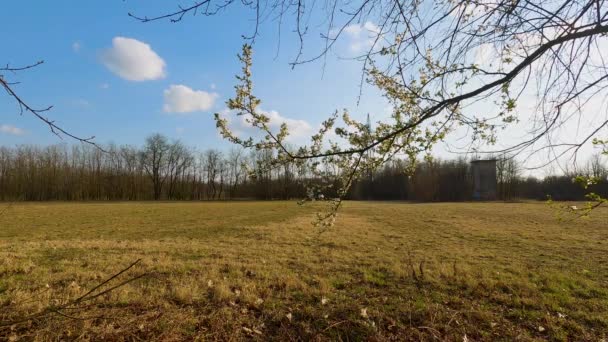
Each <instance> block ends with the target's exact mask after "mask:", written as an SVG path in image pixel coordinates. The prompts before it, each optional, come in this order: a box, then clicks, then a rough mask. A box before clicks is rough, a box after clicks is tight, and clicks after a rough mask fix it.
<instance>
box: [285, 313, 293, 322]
mask: <svg viewBox="0 0 608 342" xmlns="http://www.w3.org/2000/svg"><path fill="white" fill-rule="evenodd" d="M285 317H287V319H288V320H289V321H290V322H291V319H292V318H293V316H292V315H291V312H290V313H288V314H287V315H285Z"/></svg>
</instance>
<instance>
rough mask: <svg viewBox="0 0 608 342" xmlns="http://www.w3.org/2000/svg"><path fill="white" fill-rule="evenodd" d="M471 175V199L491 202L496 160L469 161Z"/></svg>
mask: <svg viewBox="0 0 608 342" xmlns="http://www.w3.org/2000/svg"><path fill="white" fill-rule="evenodd" d="M471 169H472V170H471V171H472V174H473V199H474V200H481V201H493V200H495V199H496V197H497V191H496V159H485V160H481V159H479V160H473V161H471Z"/></svg>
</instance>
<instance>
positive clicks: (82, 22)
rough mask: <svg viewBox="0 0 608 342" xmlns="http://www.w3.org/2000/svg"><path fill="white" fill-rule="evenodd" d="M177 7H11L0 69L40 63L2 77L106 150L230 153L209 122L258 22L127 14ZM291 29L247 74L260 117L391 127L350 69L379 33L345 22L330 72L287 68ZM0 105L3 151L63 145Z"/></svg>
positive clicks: (246, 15)
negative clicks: (173, 145) (339, 115)
mask: <svg viewBox="0 0 608 342" xmlns="http://www.w3.org/2000/svg"><path fill="white" fill-rule="evenodd" d="M176 4H177V3H176V2H173V1H161V0H146V1H144V0H126V1H119V0H109V1H103V2H102V1H67V0H56V1H52V2H51V1H33V0H27V1H25V0H24V1H11V2H8V3H6V4H3V10H2V12H1V13H0V20H2V23H3V27H5V28H10V29H9V30H2V31H0V39H1V41H2V43H3V45H2V49H3V51H4V53H3V54H2V58H3V59H2V60H0V63H2V64H6V63H8V64H10V65H12V66H19V65H24V64H28V63H33V62H35V61H38V60H44V61H45V63H44V64H43V65H41V66H39V67H37V68H35V69H32V70H28V71H26V72H22V73H19V74H17V75H8V76H9V77H10V78H9V80H11V81H19V82H21V83H20V84H19V85H17V86H15V91H17V92H18V94H19V95H20V96H21V97H22V98H23V99H24V100H26V101H27V102H28V103H29V104H31V105H32V106H34V107H45V106H48V105H53V106H54V108H53V110H52V111H50V112H49V113H48V117H49V118H50V119H52V120H55V121H56V123H57V124H59V125H60V126H61V127H63V128H65V129H66V130H69V131H70V132H71V133H73V134H76V135H79V136H83V137H88V136H91V135H94V136H96V141H97V142H98V143H102V144H105V143H109V142H114V143H117V144H133V145H141V144H142V142H143V141H144V139H145V137H146V136H148V135H150V134H152V133H156V132H160V133H163V134H165V135H167V136H170V137H172V138H178V139H181V140H182V141H183V142H185V143H186V144H188V145H190V146H195V147H197V148H200V149H205V148H220V149H226V148H228V147H229V144H228V143H227V142H225V141H222V139H221V138H220V137H219V135H218V133H217V131H216V128H215V123H214V121H213V113H214V112H221V111H223V110H224V109H225V104H224V103H225V101H226V100H227V99H228V98H229V97H231V96H232V95H233V86H234V84H235V79H234V75H235V74H237V73H239V71H240V64H239V62H238V60H237V58H236V54H237V53H238V52H239V51H240V48H241V45H242V44H243V43H244V40H243V39H242V36H243V35H249V34H251V33H252V32H253V29H254V21H253V19H254V15H255V14H254V12H252V11H251V10H249V9H246V8H243V6H241V5H240V4H235V5H233V6H231V7H229V8H228V9H227V10H226V11H225V12H223V13H220V14H219V15H216V16H211V17H203V16H197V17H188V18H185V19H184V20H183V21H181V22H179V23H171V22H169V21H167V20H164V21H156V22H151V23H141V22H139V21H137V20H135V19H133V18H131V17H129V16H128V15H127V13H129V12H134V13H136V14H139V15H142V16H143V15H155V14H162V13H166V12H168V11H172V10H175V9H176V7H175V6H176ZM289 20H293V17H291V19H290V17H289V16H287V17H286V18H285V20H284V22H283V30H282V31H281V43H280V49H278V45H277V41H278V39H277V38H278V36H277V33H278V28H277V23H276V21H272V20H268V21H266V22H265V23H263V24H262V25H261V27H260V30H259V36H258V38H257V39H256V42H255V45H254V51H255V54H254V68H253V71H254V82H255V93H256V95H257V96H258V97H259V98H261V99H262V100H263V103H262V106H261V108H262V109H263V110H265V111H268V112H270V113H271V114H272V115H271V116H272V117H273V118H275V119H276V120H275V121H276V122H277V123H280V122H287V123H288V125H290V126H293V127H291V128H292V131H294V132H295V134H294V137H293V139H294V142H296V143H298V142H304V141H305V140H306V138H307V137H309V136H310V135H311V134H312V132H313V131H314V130H315V129H316V128H317V127H318V125H319V123H320V122H321V121H322V120H324V119H325V118H327V116H328V115H329V114H331V113H332V112H333V111H335V110H341V109H342V108H347V109H349V110H350V112H351V115H352V116H353V117H354V118H358V119H360V120H364V119H365V116H366V114H367V113H370V115H371V116H372V120H373V121H375V120H376V119H382V118H385V117H387V115H388V108H387V104H386V103H385V101H384V100H383V98H382V97H381V96H380V94H379V93H378V92H377V91H376V90H375V89H373V88H372V87H370V86H365V87H364V89H363V93H362V94H363V96H362V98H361V101H360V102H359V103H357V100H358V95H359V91H360V89H359V82H360V77H361V64H360V63H359V62H357V61H353V60H349V59H348V57H353V56H355V55H356V54H357V53H361V52H362V51H363V50H364V49H365V48H366V47H368V46H369V43H370V36H371V35H373V33H374V31H375V30H377V27H376V26H375V25H374V23H372V22H368V21H364V22H361V23H353V24H352V25H351V26H350V27H349V28H348V29H347V30H346V31H345V33H344V35H343V38H342V40H340V41H339V42H338V43H337V44H336V46H335V47H334V49H333V50H332V51H331V52H330V53H329V54H328V56H327V59H326V64H324V63H323V61H319V62H314V63H310V64H305V65H300V66H298V67H296V68H295V69H292V68H291V66H290V65H289V62H291V61H293V59H294V58H295V56H296V55H297V53H298V49H299V41H298V39H297V36H296V35H295V33H294V32H293V22H290V21H289ZM315 27H316V26H314V25H311V27H310V28H309V33H308V39H307V40H306V41H305V49H304V54H305V55H306V56H309V57H310V56H314V55H315V54H317V53H318V52H319V51H321V49H322V48H323V46H324V40H322V39H321V38H320V36H319V33H320V32H315V31H314V30H315ZM345 58H346V59H345ZM324 65H325V67H324ZM0 98H1V100H0V145H15V144H53V143H58V142H61V140H59V139H58V138H57V137H56V136H55V135H53V134H52V133H51V132H50V131H49V129H48V127H46V126H45V125H44V124H43V123H42V122H40V121H39V120H36V119H35V118H33V117H32V116H31V115H29V114H27V113H25V114H24V115H23V116H19V110H18V107H17V106H16V104H15V102H14V101H12V100H11V99H10V98H9V97H8V96H6V95H5V94H3V95H0ZM528 102H529V103H528ZM532 104H533V101H532V100H530V101H526V103H522V104H521V105H518V108H525V107H530V108H528V109H527V110H525V111H527V112H528V113H531V112H533V108H532V107H533V105H532ZM488 106H492V104H488V103H485V104H484V103H482V104H480V106H478V107H475V108H473V109H470V110H476V111H478V112H482V113H483V112H491V110H492V108H490V107H488ZM528 115H529V114H528ZM236 124H238V122H237V123H236ZM528 124H529V122H528V121H526V117H525V116H524V117H523V118H522V123H521V124H520V125H515V126H514V127H513V128H512V129H511V130H510V131H509V132H508V133H505V134H504V135H503V137H502V138H500V140H499V142H500V143H499V145H502V146H508V145H509V144H511V143H513V142H516V141H520V140H521V138H522V136H523V135H524V133H525V131H526V127H527V126H526V125H528ZM574 124H576V125H578V126H568V127H566V128H565V130H566V132H565V133H564V134H565V136H572V135H573V132H578V130H579V127H585V126H587V123H580V122H579V123H576V122H575V123H574ZM237 126H238V125H237ZM236 129H237V130H238V127H236ZM466 135H467V133H466V132H455V134H453V135H452V136H451V137H449V138H448V140H449V143H450V146H465V147H466V139H464V140H462V139H461V138H462V137H463V136H466ZM65 142H67V143H72V141H69V140H65ZM499 147H500V146H499ZM449 149H450V148H448V147H447V145H443V146H440V147H439V148H437V149H436V150H435V152H436V154H438V155H439V156H441V157H444V158H445V157H448V158H450V157H455V156H456V155H455V154H451V153H449V152H448V150H449ZM464 150H466V148H465V149H464ZM582 151H583V152H582V154H583V156H582V159H586V157H587V156H588V155H589V154H590V153H592V152H594V150H593V149H592V148H591V147H590V146H585V149H583V150H582ZM539 162H542V161H539Z"/></svg>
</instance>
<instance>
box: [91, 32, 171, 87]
mask: <svg viewBox="0 0 608 342" xmlns="http://www.w3.org/2000/svg"><path fill="white" fill-rule="evenodd" d="M101 62H102V63H103V65H105V66H106V68H108V70H110V71H111V72H113V73H115V74H116V75H118V76H120V77H122V78H124V79H126V80H129V81H148V80H157V79H160V78H164V77H165V75H166V73H165V65H166V64H165V61H164V60H163V59H162V58H160V56H159V55H157V54H156V52H154V51H153V50H152V48H150V45H148V44H146V43H144V42H140V41H139V40H137V39H133V38H125V37H115V38H114V39H112V47H111V48H108V49H106V50H104V51H103V52H102V54H101Z"/></svg>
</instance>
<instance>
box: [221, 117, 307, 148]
mask: <svg viewBox="0 0 608 342" xmlns="http://www.w3.org/2000/svg"><path fill="white" fill-rule="evenodd" d="M260 112H261V113H264V114H266V115H267V116H268V118H269V119H270V122H269V124H268V125H269V127H270V129H271V130H272V131H273V132H278V131H279V129H280V128H281V125H282V124H283V123H285V124H286V125H287V128H288V130H289V136H287V138H286V141H287V142H290V143H308V142H309V140H310V136H311V135H312V134H314V132H313V131H314V129H313V127H312V126H311V125H310V124H309V123H308V121H306V120H300V119H292V118H288V117H285V116H282V115H281V114H280V113H279V112H277V111H276V110H271V111H265V110H262V109H260ZM220 115H221V116H222V117H224V118H225V119H226V120H228V127H229V128H230V130H232V132H233V133H234V134H236V135H237V136H239V137H241V138H248V137H250V136H259V135H260V134H261V132H260V131H259V130H258V129H257V128H254V127H252V126H251V124H249V123H248V122H247V118H248V117H247V116H240V117H236V116H235V115H234V114H233V113H232V112H230V111H229V110H228V109H224V110H223V111H222V112H220Z"/></svg>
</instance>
